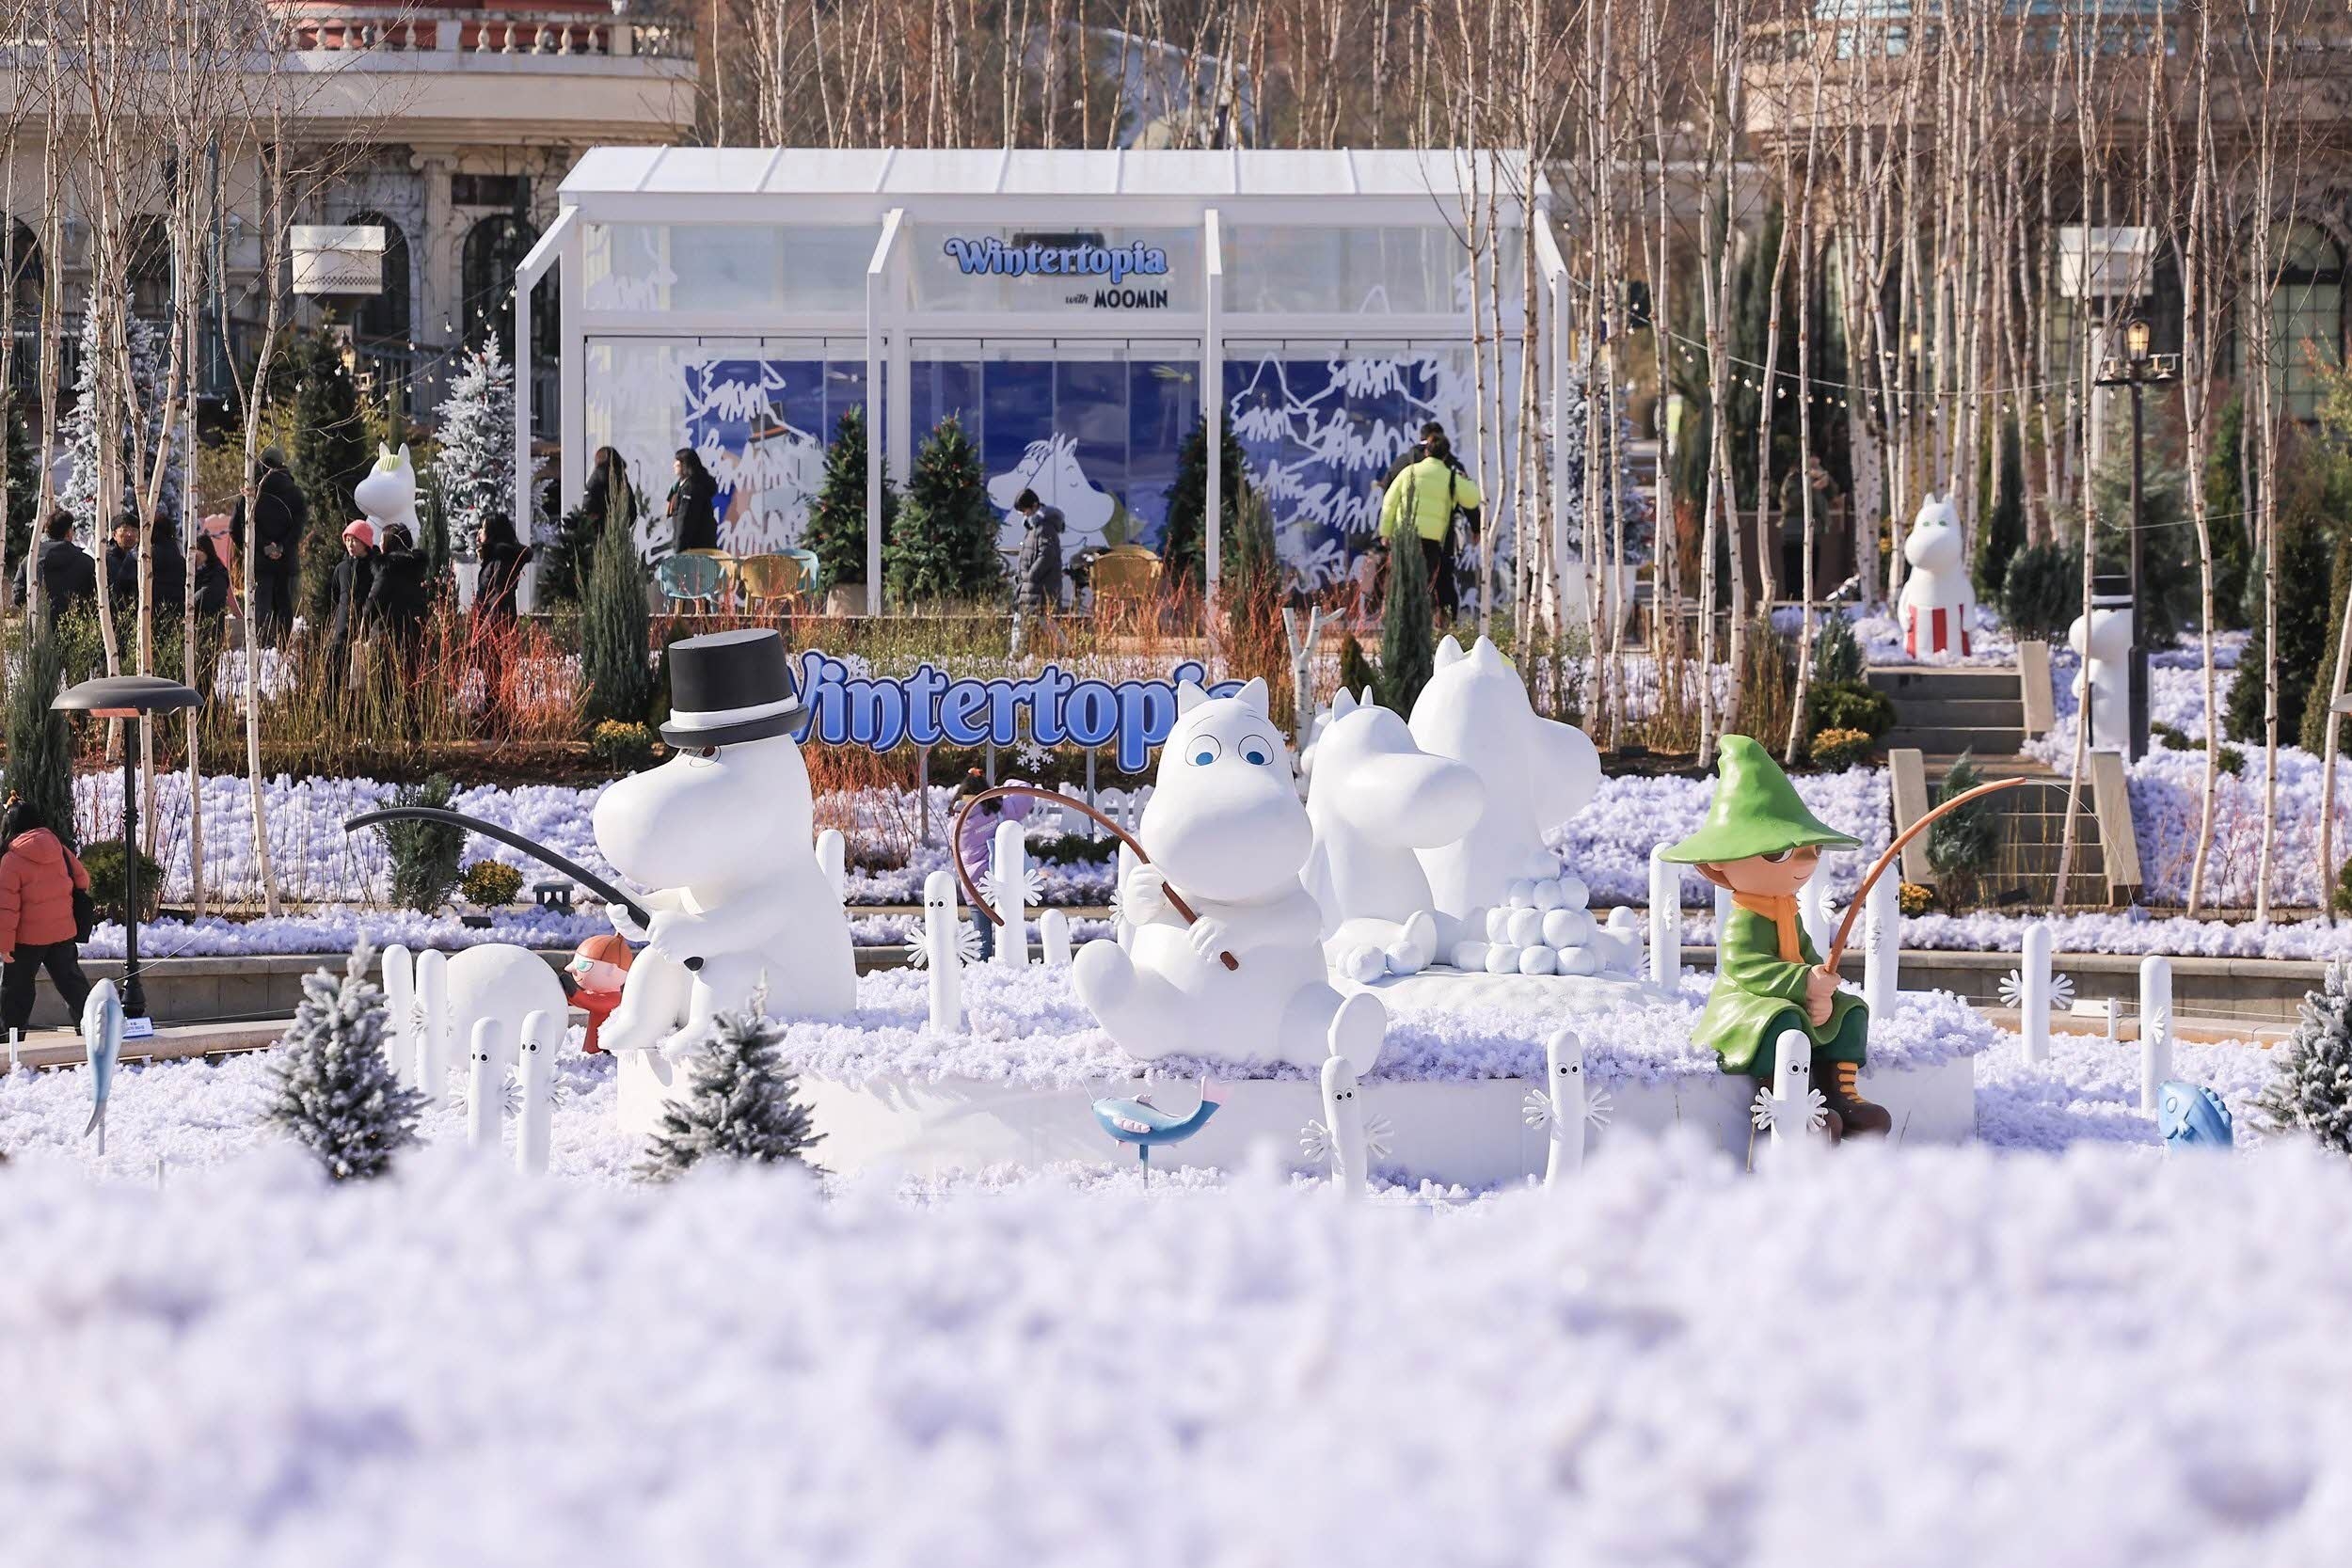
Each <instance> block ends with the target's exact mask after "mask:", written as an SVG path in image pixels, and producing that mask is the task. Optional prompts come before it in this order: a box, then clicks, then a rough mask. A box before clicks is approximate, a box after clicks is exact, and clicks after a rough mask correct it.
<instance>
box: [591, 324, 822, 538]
mask: <svg viewBox="0 0 2352 1568" xmlns="http://www.w3.org/2000/svg"><path fill="white" fill-rule="evenodd" d="M586 352H587V356H588V360H587V399H586V404H585V422H586V429H587V436H588V443H589V445H590V447H591V448H592V449H593V448H597V447H608V446H609V447H612V448H615V449H616V450H618V451H619V452H620V454H621V456H622V459H623V460H624V461H625V462H626V463H627V464H628V472H629V476H630V480H631V483H634V484H635V485H636V486H637V488H638V490H639V491H640V492H641V493H642V494H643V496H644V499H646V500H647V501H648V502H649V503H650V505H649V507H648V508H647V509H646V511H645V512H644V513H643V514H642V515H641V517H640V521H639V524H638V536H637V544H638V549H639V551H640V552H641V553H642V554H643V555H644V557H645V558H646V559H647V560H648V561H651V560H658V559H659V558H660V557H661V556H664V555H667V554H668V553H669V552H670V547H671V540H672V528H671V524H670V522H669V519H668V516H667V515H666V513H665V510H664V506H665V498H666V497H667V496H668V494H669V488H670V484H671V482H672V480H673V479H674V477H675V470H674V467H673V464H674V457H673V454H674V453H675V451H677V449H678V448H680V447H692V448H693V449H694V450H695V451H697V452H698V453H700V454H701V456H702V460H703V465H704V467H707V468H708V469H709V470H710V473H711V477H713V478H714V479H716V480H717V481H718V482H719V500H718V511H719V544H720V546H721V547H722V548H723V549H728V550H732V551H734V552H735V553H736V554H738V555H758V554H762V553H765V552H768V551H771V550H778V549H783V548H785V547H786V546H791V545H796V544H798V543H799V542H800V536H801V529H802V527H803V525H804V524H805V523H806V521H807V518H808V508H809V503H810V502H811V501H812V500H813V499H815V498H816V495H817V492H818V488H819V487H820V486H821V485H822V484H823V482H824V466H825V447H826V444H827V443H828V442H830V441H831V440H832V439H833V436H834V430H835V427H836V426H837V425H838V424H839V422H840V420H841V416H842V415H843V414H845V413H847V412H849V411H850V409H852V408H857V409H863V408H864V407H865V404H866V360H865V357H864V356H865V345H864V344H863V343H862V342H857V341H848V340H839V339H835V340H822V339H799V340H793V339H769V340H765V341H762V340H758V339H749V340H736V341H703V342H696V341H687V340H678V339H661V338H591V339H589V340H588V341H587V344H586Z"/></svg>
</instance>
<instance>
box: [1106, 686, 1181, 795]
mask: <svg viewBox="0 0 2352 1568" xmlns="http://www.w3.org/2000/svg"><path fill="white" fill-rule="evenodd" d="M1154 696H1157V697H1159V698H1160V699H1161V701H1163V702H1165V703H1166V704H1167V706H1168V722H1169V723H1170V724H1173V723H1174V722H1175V711H1176V693H1175V692H1174V691H1173V690H1171V689H1169V688H1168V687H1165V686H1162V685H1161V684H1160V683H1159V682H1157V681H1123V682H1121V683H1120V688H1119V769H1120V772H1122V773H1140V772H1142V771H1143V765H1144V764H1145V763H1147V762H1149V761H1151V760H1152V742H1151V741H1150V740H1149V739H1148V738H1147V736H1148V735H1149V733H1150V730H1151V725H1152V708H1153V707H1154V706H1156V704H1154V703H1153V701H1152V698H1153V697H1154ZM1160 738H1161V739H1162V740H1165V739H1167V738H1168V731H1167V730H1166V729H1165V728H1164V729H1162V730H1161V731H1160Z"/></svg>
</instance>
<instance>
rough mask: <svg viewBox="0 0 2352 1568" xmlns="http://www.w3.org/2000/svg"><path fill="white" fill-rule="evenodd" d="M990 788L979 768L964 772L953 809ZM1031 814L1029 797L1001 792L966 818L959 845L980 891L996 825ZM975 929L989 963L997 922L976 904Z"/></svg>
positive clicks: (993, 850)
mask: <svg viewBox="0 0 2352 1568" xmlns="http://www.w3.org/2000/svg"><path fill="white" fill-rule="evenodd" d="M1009 782H1017V781H1009ZM987 788H988V781H987V780H986V779H984V778H983V777H981V775H980V770H979V769H978V768H973V769H972V770H971V771H970V772H969V773H966V774H965V775H964V777H963V783H961V784H958V785H957V786H956V793H955V804H954V807H953V808H951V809H954V810H961V809H962V806H963V802H964V801H966V800H970V799H971V798H972V797H973V796H975V795H978V794H981V793H983V792H984V791H986V790H987ZM1028 815H1029V797H1028V796H1026V795H999V796H997V797H996V798H995V799H994V800H982V801H981V802H980V803H979V804H978V805H977V806H975V807H973V808H972V813H971V815H970V816H966V817H965V818H964V819H963V837H962V841H961V843H960V844H958V845H957V848H958V849H959V850H961V853H962V856H963V863H964V866H965V868H966V869H968V870H969V871H970V872H971V873H972V879H973V880H974V881H975V882H977V883H978V884H979V887H980V891H981V892H983V893H986V892H987V891H988V879H989V873H990V869H991V867H992V866H993V864H994V863H995V859H996V825H997V824H998V823H1000V822H1004V821H1006V820H1008V819H1009V820H1011V821H1014V822H1019V821H1022V820H1024V819H1025V818H1026V817H1027V816H1028ZM972 928H973V929H974V930H976V931H977V932H978V933H979V934H980V959H981V961H982V962H986V961H987V960H988V959H990V958H994V957H995V956H996V925H995V922H993V921H992V920H990V919H989V918H988V916H987V915H985V914H983V913H981V912H980V911H979V910H978V909H977V907H976V908H974V909H973V911H972Z"/></svg>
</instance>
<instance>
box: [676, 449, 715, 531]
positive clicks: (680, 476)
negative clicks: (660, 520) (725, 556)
mask: <svg viewBox="0 0 2352 1568" xmlns="http://www.w3.org/2000/svg"><path fill="white" fill-rule="evenodd" d="M718 499H719V482H718V481H717V480H715V479H713V478H711V477H710V470H709V469H708V468H706V467H703V460H702V459H701V458H700V457H698V456H696V455H695V454H694V449H693V448H691V447H680V448H678V450H677V483H675V484H673V485H671V486H670V528H671V530H672V544H671V546H670V547H671V548H672V549H673V550H674V551H677V552H680V553H683V552H684V551H687V550H715V549H717V548H718V547H719V511H718V505H717V502H718Z"/></svg>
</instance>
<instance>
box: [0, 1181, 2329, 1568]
mask: <svg viewBox="0 0 2352 1568" xmlns="http://www.w3.org/2000/svg"><path fill="white" fill-rule="evenodd" d="M1580 1180H1581V1182H1582V1184H1583V1185H1582V1192H1581V1201H1579V1202H1575V1203H1571V1204H1565V1205H1564V1204H1558V1203H1551V1202H1547V1201H1545V1200H1544V1199H1543V1198H1542V1197H1541V1196H1540V1195H1534V1194H1512V1195H1507V1196H1500V1197H1491V1198H1486V1199H1483V1200H1478V1201H1475V1202H1451V1201H1448V1200H1447V1199H1446V1198H1445V1197H1444V1196H1442V1195H1439V1196H1435V1197H1433V1196H1431V1195H1427V1194H1423V1195H1420V1196H1418V1197H1417V1198H1416V1199H1415V1200H1411V1201H1400V1200H1396V1199H1394V1198H1392V1199H1391V1201H1386V1202H1373V1203H1369V1204H1363V1205H1357V1206H1354V1207H1347V1206H1343V1205H1339V1204H1336V1203H1334V1202H1331V1201H1330V1195H1329V1193H1328V1192H1327V1190H1324V1189H1322V1188H1311V1187H1307V1186H1305V1185H1293V1184H1290V1183H1288V1182H1286V1181H1283V1180H1279V1179H1277V1178H1276V1177H1274V1176H1272V1175H1270V1174H1252V1173H1243V1174H1240V1175H1238V1176H1235V1177H1233V1178H1232V1179H1231V1180H1229V1181H1227V1182H1225V1183H1223V1184H1222V1185H1221V1186H1212V1185H1211V1184H1210V1183H1208V1182H1206V1181H1205V1180H1199V1179H1193V1180H1187V1179H1183V1178H1179V1179H1176V1180H1169V1179H1168V1178H1165V1177H1164V1178H1161V1179H1160V1180H1157V1181H1155V1182H1154V1183H1153V1186H1152V1190H1151V1191H1150V1193H1149V1194H1146V1193H1145V1192H1144V1190H1143V1189H1142V1188H1141V1187H1140V1185H1139V1184H1138V1182H1137V1180H1136V1178H1134V1177H1133V1176H1131V1175H1124V1174H1121V1175H1117V1176H1109V1177H1102V1176H1095V1175H1086V1176H1076V1175H1070V1174H1057V1173H1048V1174H1046V1175H1043V1176H1039V1177H1032V1178H1027V1179H1023V1180H1017V1181H1012V1182H1009V1183H1007V1184H1005V1185H1002V1186H993V1187H992V1186H990V1185H988V1184H987V1183H984V1182H982V1183H970V1184H961V1185H956V1186H950V1187H929V1188H903V1187H893V1186H888V1185H882V1184H850V1185H847V1186H843V1187H839V1188H837V1189H835V1190H834V1193H833V1194H832V1195H831V1196H827V1194H826V1193H825V1192H824V1191H823V1190H822V1189H820V1187H819V1186H818V1183H817V1182H816V1181H814V1180H810V1179H809V1178H807V1177H806V1176H804V1175H803V1174H801V1173H799V1172H797V1171H794V1170H790V1169H786V1168H771V1169H765V1170H738V1171H732V1172H713V1173H709V1174H702V1173H697V1174H696V1175H695V1176H693V1177H691V1178H690V1179H688V1180H686V1181H684V1182H683V1183H681V1184H679V1185H678V1186H676V1187H673V1188H668V1189H663V1190H660V1191H653V1190H646V1189H643V1188H630V1187H626V1186H617V1185H598V1184H594V1183H565V1182H554V1183H549V1182H545V1181H538V1182H526V1181H518V1180H516V1179H515V1177H514V1174H513V1173H512V1172H511V1171H510V1170H508V1169H506V1168H505V1167H504V1166H503V1165H502V1164H499V1163H497V1162H493V1161H468V1160H466V1159H464V1158H463V1157H462V1156H461V1155H460V1154H459V1153H458V1152H457V1151H456V1150H454V1149H453V1148H434V1149H430V1150H426V1151H424V1152H422V1153H421V1154H420V1155H419V1156H418V1157H417V1158H415V1159H413V1160H411V1161H409V1162H407V1163H406V1164H405V1165H404V1167H403V1168H402V1170H401V1171H400V1172H399V1173H397V1174H396V1175H395V1176H393V1177H392V1178H390V1179H389V1180H385V1181H382V1182H377V1183H373V1184H369V1185H366V1186H363V1187H359V1188H356V1189H343V1190H329V1189H328V1188H327V1186H326V1183H325V1182H324V1180H322V1179H321V1178H319V1177H318V1176H317V1175H316V1173H315V1172H314V1170H313V1169H312V1168H311V1167H310V1164H308V1163H307V1162H306V1161H304V1160H303V1159H302V1158H301V1157H300V1156H298V1155H297V1154H295V1153H294V1151H292V1150H290V1149H283V1148H263V1149H259V1150H256V1151H254V1152H251V1153H249V1154H247V1155H246V1156H244V1157H242V1158H240V1159H237V1160H234V1161H231V1162H230V1163H229V1164H224V1165H221V1166H218V1167H215V1168H213V1169H209V1170H203V1171H197V1172H191V1173H187V1174H185V1175H178V1174H175V1175H174V1176H173V1178H172V1179H171V1180H169V1181H168V1183H167V1185H166V1186H165V1188H164V1189H163V1190H161V1191H157V1190H155V1189H154V1188H153V1187H152V1186H151V1184H149V1183H146V1182H129V1181H118V1182H93V1181H91V1180H89V1179H88V1177H87V1174H86V1173H85V1172H84V1171H82V1170H79V1169H75V1168H72V1166H71V1165H70V1164H65V1163H63V1162H60V1161H57V1160H56V1159H55V1158H49V1159H35V1160H32V1161H28V1162H25V1163H23V1164H19V1165H18V1166H17V1167H15V1168H14V1169H12V1170H10V1171H8V1173H6V1174H5V1175H4V1176H0V1196H5V1201H0V1257H5V1258H7V1259H8V1271H9V1277H10V1281H11V1288H10V1289H8V1290H6V1291H0V1346H5V1347H6V1348H5V1350H0V1356H5V1366H4V1367H0V1375H5V1377H6V1380H7V1387H8V1399H9V1419H8V1420H7V1421H6V1422H5V1423H0V1520H5V1521H6V1524H5V1530H6V1535H7V1539H8V1559H9V1560H12V1561H17V1562H25V1563H41V1564H43V1565H45V1568H67V1565H80V1564H122V1563H170V1564H174V1565H180V1568H196V1565H210V1564H224V1565H226V1564H236V1565H239V1568H248V1565H250V1568H267V1565H278V1564H284V1565H288V1568H295V1565H299V1568H312V1565H314V1564H318V1563H323V1562H355V1563H356V1562H368V1563H382V1564H408V1563H420V1564H421V1563H432V1564H437V1565H449V1564H471V1563H482V1562H493V1561H497V1562H521V1561H536V1562H566V1563H577V1564H585V1565H602V1564H613V1565H621V1564H646V1563H660V1564H663V1565H665V1568H675V1565H679V1564H701V1563H730V1564H731V1563H745V1564H749V1563H763V1564H766V1563H811V1564H819V1563H821V1564H825V1565H827V1568H858V1565H864V1564H893V1565H897V1564H906V1565H923V1568H930V1565H935V1564H958V1565H968V1568H993V1565H998V1564H1002V1565H1006V1568H1016V1565H1017V1568H1050V1565H1055V1564H1063V1563H1086V1564H1097V1563H1104V1562H1110V1561H1117V1562H1122V1563H1142V1564H1160V1563H1168V1564H1176V1563H1186V1564H1192V1563H1199V1564H1223V1563H1236V1564H1239V1563H1251V1564H1255V1563H1274V1562H1280V1563H1300V1564H1343V1563H1384V1564H1454V1563H1482V1564H1483V1563H1493V1564H1516V1563H1530V1564H1533V1563H1542V1564H1545V1565H1547V1568H1551V1565H1574V1564H1581V1563H1596V1564H1598V1563H1607V1564H1648V1563H1677V1564H1680V1563H1752V1564H1791V1565H1795V1564H1806V1565H1810V1564H1816V1563H1821V1562H1825V1561H1828V1562H1840V1563H1857V1564H1858V1563H1901V1564H1904V1565H1906V1568H1926V1565H1940V1564H1951V1565H1955V1568H1960V1565H1966V1568H1983V1565H1986V1564H1994V1563H1999V1564H2068V1565H2083V1564H2109V1563H2112V1564H2133V1565H2148V1564H2165V1563H2189V1562H2197V1563H2205V1562H2279V1563H2289V1562H2313V1563H2315V1562H2322V1561H2334V1560H2341V1558H2340V1553H2341V1550H2342V1545H2341V1543H2342V1529H2343V1523H2344V1520H2345V1519H2346V1518H2347V1517H2352V1441H2347V1439H2352V1402H2346V1401H2345V1400H2344V1397H2343V1393H2344V1389H2345V1388H2346V1387H2347V1386H2352V1337H2347V1336H2345V1335H2344V1333H2343V1332H2342V1331H2341V1325H2342V1324H2343V1323H2344V1322H2345V1321H2346V1316H2347V1314H2352V1270H2347V1268H2346V1267H2345V1266H2344V1252H2343V1248H2342V1244H2341V1239H2342V1238H2343V1237H2344V1235H2345V1234H2347V1233H2352V1171H2347V1169H2346V1168H2345V1166H2344V1164H2343V1162H2341V1161H2336V1162H2327V1161H2323V1159H2322V1158H2320V1157H2319V1156H2317V1155H2315V1154H2313V1153H2311V1152H2310V1151H2308V1150H2303V1149H2296V1148H2286V1147H2272V1148H2265V1149H2263V1150H2260V1151H2257V1152H2255V1153H2253V1154H2250V1155H2248V1156H2245V1157H2240V1158H2220V1159H2210V1160H2198V1161H2194V1162H2190V1161H2183V1160H2173V1161H2162V1160H2154V1159H2148V1158H2139V1157H2134V1156H2132V1155H2129V1154H2124V1153H2120V1152H2116V1151H2112V1150H2092V1149H2078V1150H2076V1151H2074V1152H2073V1153H2070V1154H2068V1155H2065V1156H2063V1157H2060V1158H2057V1159H2040V1158H2016V1157H2010V1158H2003V1157H2001V1156H1998V1155H1996V1154H1994V1153H1992V1152H1990V1151H1987V1150H1982V1149H1974V1150H1921V1149H1911V1150H1906V1151H1898V1150H1892V1149H1881V1148H1850V1149H1847V1150H1844V1151H1841V1152H1840V1154H1839V1155H1838V1156H1837V1157H1836V1159H1834V1160H1824V1161H1818V1162H1804V1163H1799V1164H1792V1165H1791V1166H1790V1167H1788V1168H1787V1169H1784V1170H1779V1171H1775V1172H1772V1173H1771V1174H1770V1175H1769V1176H1768V1177H1767V1178H1765V1179H1762V1180H1756V1179H1749V1178H1745V1177H1743V1176H1741V1175H1740V1173H1739V1171H1738V1170H1737V1168H1736V1166H1735V1164H1733V1163H1732V1162H1731V1161H1729V1160H1726V1159H1723V1158H1721V1157H1718V1156H1714V1155H1708V1154H1701V1153H1698V1152H1696V1151H1695V1150H1693V1149H1692V1148H1689V1147H1688V1146H1685V1145H1678V1144H1676V1143H1672V1142H1669V1143H1666V1144H1643V1145H1639V1146H1628V1147H1627V1148H1624V1149H1623V1150H1622V1151H1621V1152H1620V1154H1619V1155H1618V1157H1617V1158H1614V1159H1612V1160H1606V1161H1600V1162H1597V1163H1594V1164H1590V1165H1588V1166H1587V1168H1586V1169H1585V1171H1584V1172H1583V1173H1582V1175H1581V1179H1580ZM1865 1195H1867V1196H1865ZM2249 1220H2252V1221H2253V1222H2254V1223H2249Z"/></svg>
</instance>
